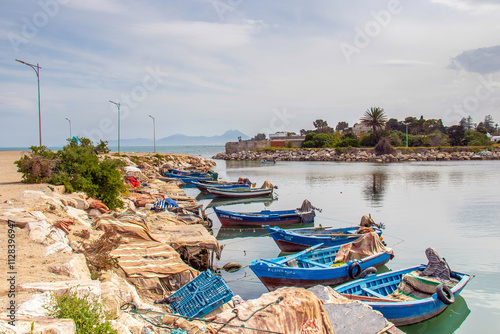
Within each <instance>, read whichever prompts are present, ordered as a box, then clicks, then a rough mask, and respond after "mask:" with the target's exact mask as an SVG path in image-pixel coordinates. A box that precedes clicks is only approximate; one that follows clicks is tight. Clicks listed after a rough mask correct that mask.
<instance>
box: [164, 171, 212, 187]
mask: <svg viewBox="0 0 500 334" xmlns="http://www.w3.org/2000/svg"><path fill="white" fill-rule="evenodd" d="M165 176H167V177H171V178H174V179H179V180H182V181H183V182H184V183H186V184H191V183H193V182H200V181H211V180H212V178H211V177H210V176H187V175H178V174H174V173H168V172H166V173H165Z"/></svg>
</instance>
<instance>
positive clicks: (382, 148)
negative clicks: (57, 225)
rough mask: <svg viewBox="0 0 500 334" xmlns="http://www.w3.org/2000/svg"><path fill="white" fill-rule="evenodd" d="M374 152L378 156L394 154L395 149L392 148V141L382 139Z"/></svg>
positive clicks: (385, 138)
mask: <svg viewBox="0 0 500 334" xmlns="http://www.w3.org/2000/svg"><path fill="white" fill-rule="evenodd" d="M374 150H375V154H377V155H382V154H392V153H394V147H392V145H391V142H390V139H389V138H387V137H382V138H381V139H380V140H379V141H378V143H377V145H375V148H374Z"/></svg>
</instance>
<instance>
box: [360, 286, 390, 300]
mask: <svg viewBox="0 0 500 334" xmlns="http://www.w3.org/2000/svg"><path fill="white" fill-rule="evenodd" d="M361 290H363V291H364V292H366V293H367V294H369V295H371V296H373V297H377V298H384V299H386V298H387V296H384V295H382V294H380V293H377V292H375V291H373V290H371V289H368V288H366V287H361Z"/></svg>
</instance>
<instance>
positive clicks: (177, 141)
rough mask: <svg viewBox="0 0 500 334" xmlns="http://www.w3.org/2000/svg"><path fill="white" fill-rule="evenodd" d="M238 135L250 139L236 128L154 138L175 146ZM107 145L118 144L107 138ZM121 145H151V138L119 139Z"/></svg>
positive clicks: (211, 142)
mask: <svg viewBox="0 0 500 334" xmlns="http://www.w3.org/2000/svg"><path fill="white" fill-rule="evenodd" d="M238 137H241V139H242V140H247V139H250V137H249V136H247V135H246V134H244V133H242V132H240V131H238V130H228V131H226V132H225V133H224V134H222V135H219V136H211V137H207V136H186V135H183V134H175V135H171V136H168V137H164V138H160V139H156V145H165V146H175V145H224V144H225V143H227V142H230V141H238ZM108 145H110V146H116V145H118V141H117V140H109V141H108ZM120 145H121V146H152V145H153V139H148V138H135V139H120Z"/></svg>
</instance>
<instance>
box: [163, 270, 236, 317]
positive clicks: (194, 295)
mask: <svg viewBox="0 0 500 334" xmlns="http://www.w3.org/2000/svg"><path fill="white" fill-rule="evenodd" d="M232 297H233V291H231V289H230V288H229V287H228V286H227V284H226V282H224V280H223V279H222V278H221V277H219V276H217V275H214V274H212V272H211V271H210V270H207V271H205V272H203V273H201V274H200V275H198V276H196V278H195V279H193V280H192V281H191V282H189V283H187V284H186V285H184V286H183V287H182V288H180V289H179V290H177V291H176V292H175V293H174V294H172V295H171V296H170V297H169V299H170V300H173V301H172V302H171V303H170V308H171V310H172V312H174V313H177V314H180V315H183V316H186V317H192V318H201V317H203V316H204V315H206V314H208V313H210V312H211V311H213V310H215V309H216V308H217V307H219V306H221V305H222V304H224V303H227V302H228V301H230V300H231V298H232Z"/></svg>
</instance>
